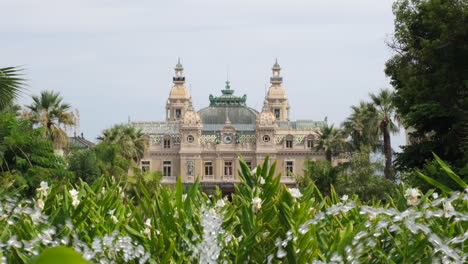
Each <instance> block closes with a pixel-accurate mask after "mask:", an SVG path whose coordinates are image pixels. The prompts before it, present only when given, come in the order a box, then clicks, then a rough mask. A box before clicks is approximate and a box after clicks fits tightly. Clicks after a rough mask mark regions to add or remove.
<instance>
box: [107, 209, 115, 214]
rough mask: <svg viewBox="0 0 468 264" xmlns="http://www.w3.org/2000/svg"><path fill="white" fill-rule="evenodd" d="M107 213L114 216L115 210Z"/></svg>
mask: <svg viewBox="0 0 468 264" xmlns="http://www.w3.org/2000/svg"><path fill="white" fill-rule="evenodd" d="M107 213H108V214H110V215H113V214H114V213H115V209H112V210H109V212H107Z"/></svg>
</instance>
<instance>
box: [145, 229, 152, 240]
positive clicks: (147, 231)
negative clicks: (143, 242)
mask: <svg viewBox="0 0 468 264" xmlns="http://www.w3.org/2000/svg"><path fill="white" fill-rule="evenodd" d="M143 234H145V235H147V236H148V239H151V229H149V227H147V228H145V229H144V230H143Z"/></svg>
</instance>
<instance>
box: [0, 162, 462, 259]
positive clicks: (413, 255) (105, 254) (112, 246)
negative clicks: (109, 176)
mask: <svg viewBox="0 0 468 264" xmlns="http://www.w3.org/2000/svg"><path fill="white" fill-rule="evenodd" d="M267 164H268V161H265V163H264V164H263V166H259V167H257V168H256V169H255V171H250V170H249V169H248V167H247V165H246V164H245V163H244V162H242V161H241V170H240V172H239V175H240V179H241V184H239V185H237V186H236V194H233V195H232V201H228V200H226V199H223V198H222V197H221V195H220V194H219V192H218V195H215V196H213V197H209V196H207V195H206V194H204V193H203V192H201V191H200V188H199V185H198V182H196V183H195V184H194V185H192V186H190V187H188V188H187V189H186V190H184V188H183V185H182V183H181V182H180V180H179V181H178V183H177V184H176V186H175V188H171V187H168V186H162V185H158V186H157V188H156V190H155V192H154V193H149V192H148V191H147V189H146V188H145V185H144V184H141V185H140V186H139V188H138V191H137V192H136V193H135V195H134V196H132V197H130V196H129V195H128V194H126V192H125V186H122V185H121V184H119V183H118V182H112V181H107V180H105V179H104V178H100V179H98V180H97V181H95V182H94V183H93V184H92V185H91V186H89V185H88V184H86V183H80V184H77V185H74V186H72V185H65V186H63V185H54V184H51V185H49V184H48V183H45V182H43V183H41V185H40V186H39V187H38V189H37V194H36V197H35V198H34V200H28V199H24V198H23V197H20V196H19V195H17V194H15V193H14V192H13V193H11V192H6V191H2V193H0V256H1V261H0V262H1V263H29V262H31V260H33V258H34V257H35V256H37V255H39V254H40V253H41V252H43V251H44V250H45V249H47V248H52V247H57V246H67V247H70V248H73V249H74V250H76V251H77V252H78V253H80V254H81V255H82V256H83V257H84V258H85V259H87V260H88V261H90V262H92V263H171V262H177V263H194V262H199V263H280V262H285V263H416V262H421V263H427V262H431V261H432V262H433V263H464V262H466V261H467V258H468V253H466V252H467V250H466V249H467V246H468V241H467V239H468V232H467V225H468V213H467V211H468V193H467V191H466V190H465V191H464V192H454V191H452V192H444V193H442V194H439V195H436V194H435V193H434V192H433V191H429V192H428V193H425V194H423V193H421V192H420V191H419V190H417V189H410V188H406V187H405V186H403V185H401V186H400V189H399V191H398V192H397V193H395V194H394V195H393V197H392V198H389V201H390V202H389V203H388V204H384V205H382V204H379V203H377V202H376V203H362V202H361V201H360V200H359V198H358V197H356V196H354V197H348V196H343V197H339V196H338V195H336V192H334V190H333V188H332V189H331V194H330V196H325V197H324V196H322V194H321V193H320V191H319V190H318V188H317V187H316V186H314V185H311V186H309V188H306V189H305V190H303V192H302V193H301V192H300V191H299V190H298V189H294V188H291V189H288V188H287V187H286V186H284V185H281V184H280V177H279V176H278V175H275V172H274V171H275V164H273V165H272V166H271V167H268V165H267Z"/></svg>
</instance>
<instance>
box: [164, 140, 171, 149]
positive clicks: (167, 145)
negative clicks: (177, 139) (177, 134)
mask: <svg viewBox="0 0 468 264" xmlns="http://www.w3.org/2000/svg"><path fill="white" fill-rule="evenodd" d="M166 143H167V144H166ZM163 148H165V149H170V148H171V139H170V138H169V137H165V138H163Z"/></svg>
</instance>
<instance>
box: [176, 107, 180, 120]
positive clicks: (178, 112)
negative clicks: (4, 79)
mask: <svg viewBox="0 0 468 264" xmlns="http://www.w3.org/2000/svg"><path fill="white" fill-rule="evenodd" d="M175 117H176V118H177V119H180V118H182V109H180V108H176V110H175Z"/></svg>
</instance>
